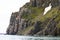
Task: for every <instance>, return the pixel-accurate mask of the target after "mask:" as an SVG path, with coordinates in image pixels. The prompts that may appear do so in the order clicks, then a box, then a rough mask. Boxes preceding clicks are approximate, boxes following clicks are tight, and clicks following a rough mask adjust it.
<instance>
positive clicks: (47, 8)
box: [43, 3, 52, 15]
mask: <svg viewBox="0 0 60 40" xmlns="http://www.w3.org/2000/svg"><path fill="white" fill-rule="evenodd" d="M51 8H52V6H51V3H50V4H49V6H48V7H46V8H45V10H44V13H43V15H45V14H46V13H47V12H48V11H50V10H51Z"/></svg>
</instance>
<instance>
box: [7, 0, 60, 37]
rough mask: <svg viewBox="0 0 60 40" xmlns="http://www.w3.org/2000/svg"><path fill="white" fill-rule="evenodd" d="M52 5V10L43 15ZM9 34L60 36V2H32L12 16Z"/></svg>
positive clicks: (51, 0) (43, 0) (44, 0)
mask: <svg viewBox="0 0 60 40" xmlns="http://www.w3.org/2000/svg"><path fill="white" fill-rule="evenodd" d="M50 3H51V5H52V9H51V10H50V11H48V12H47V14H46V15H43V12H44V9H45V7H47V6H49V4H50ZM7 34H11V35H39V36H41V35H44V36H48V35H52V36H60V0H30V2H29V3H26V4H25V5H24V6H23V7H21V8H20V10H19V12H14V13H12V14H11V18H10V24H9V26H8V28H7Z"/></svg>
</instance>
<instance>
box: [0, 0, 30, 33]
mask: <svg viewBox="0 0 60 40" xmlns="http://www.w3.org/2000/svg"><path fill="white" fill-rule="evenodd" d="M26 2H29V0H0V33H6V29H7V27H8V25H9V22H10V16H11V13H12V12H15V11H19V8H20V7H22V6H23V5H24V4H25V3H26Z"/></svg>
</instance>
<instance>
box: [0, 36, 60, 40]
mask: <svg viewBox="0 0 60 40" xmlns="http://www.w3.org/2000/svg"><path fill="white" fill-rule="evenodd" d="M0 40H60V37H33V36H18V35H0Z"/></svg>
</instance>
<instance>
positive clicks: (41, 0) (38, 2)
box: [30, 0, 60, 7]
mask: <svg viewBox="0 0 60 40" xmlns="http://www.w3.org/2000/svg"><path fill="white" fill-rule="evenodd" d="M30 1H31V5H32V6H36V7H47V6H48V5H49V3H51V4H52V6H53V7H54V6H58V5H60V4H59V3H60V0H30Z"/></svg>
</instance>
